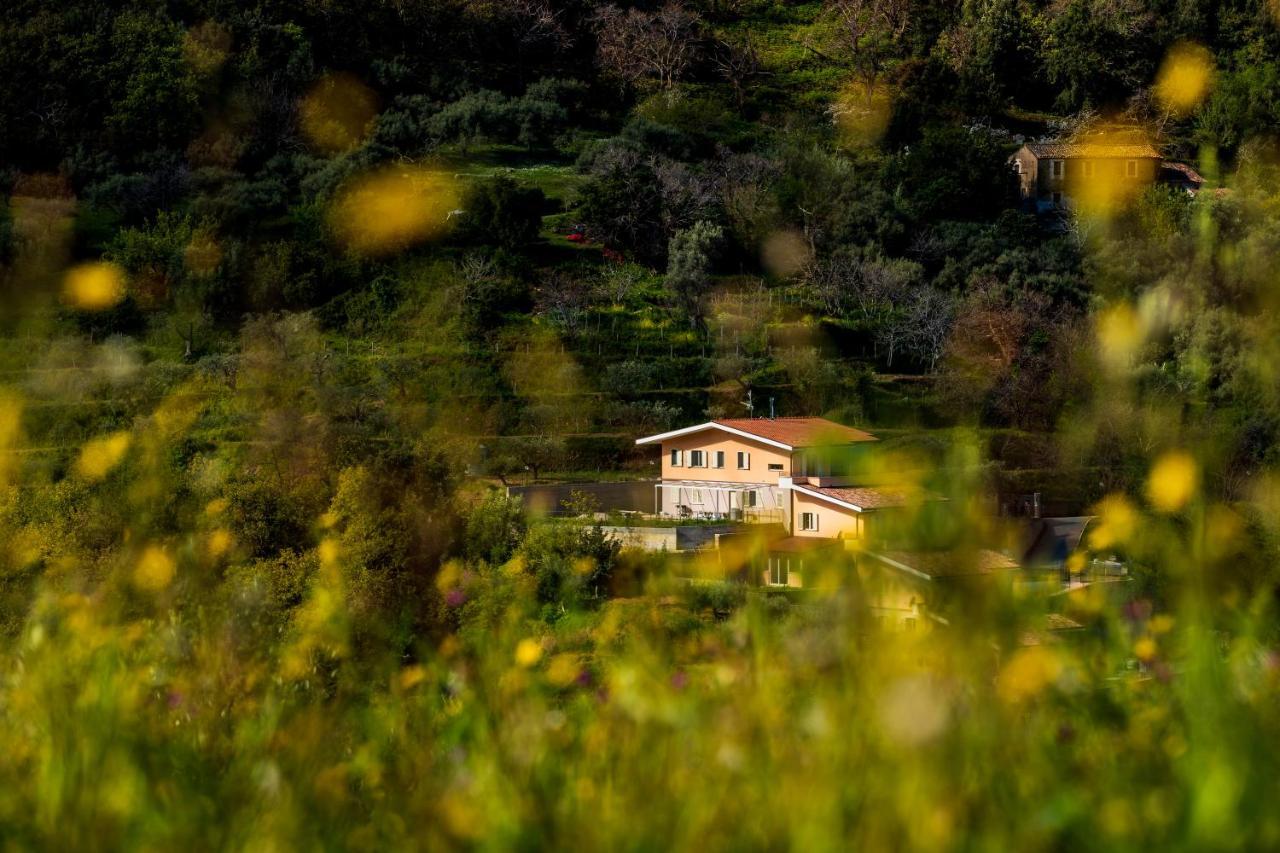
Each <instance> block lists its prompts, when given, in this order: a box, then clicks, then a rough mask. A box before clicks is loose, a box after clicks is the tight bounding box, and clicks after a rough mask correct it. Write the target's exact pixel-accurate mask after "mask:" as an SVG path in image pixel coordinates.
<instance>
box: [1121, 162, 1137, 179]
mask: <svg viewBox="0 0 1280 853" xmlns="http://www.w3.org/2000/svg"><path fill="white" fill-rule="evenodd" d="M1124 175H1125V177H1126V178H1136V177H1138V161H1137V160H1126V161H1125V164H1124Z"/></svg>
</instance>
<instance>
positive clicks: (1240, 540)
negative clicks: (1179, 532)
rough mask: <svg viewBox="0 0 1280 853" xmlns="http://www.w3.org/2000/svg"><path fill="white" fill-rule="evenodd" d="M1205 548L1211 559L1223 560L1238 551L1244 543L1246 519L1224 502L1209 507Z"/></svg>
mask: <svg viewBox="0 0 1280 853" xmlns="http://www.w3.org/2000/svg"><path fill="white" fill-rule="evenodd" d="M1204 527H1205V550H1206V552H1207V553H1206V556H1208V557H1209V558H1210V559H1214V560H1221V559H1224V558H1226V557H1229V556H1231V555H1232V554H1235V553H1237V552H1238V551H1239V550H1240V549H1241V548H1242V547H1243V545H1244V542H1245V541H1246V540H1245V527H1244V520H1243V519H1242V518H1241V517H1240V515H1239V514H1238V513H1237V512H1235V510H1233V509H1231V508H1230V507H1228V506H1226V505H1224V504H1214V505H1213V506H1211V507H1209V512H1208V513H1207V514H1206V516H1205V524H1204Z"/></svg>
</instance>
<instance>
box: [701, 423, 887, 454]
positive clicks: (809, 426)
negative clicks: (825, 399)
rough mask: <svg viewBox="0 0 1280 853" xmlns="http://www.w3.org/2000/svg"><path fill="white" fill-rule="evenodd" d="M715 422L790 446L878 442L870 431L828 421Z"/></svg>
mask: <svg viewBox="0 0 1280 853" xmlns="http://www.w3.org/2000/svg"><path fill="white" fill-rule="evenodd" d="M715 423H717V424H720V425H721V426H726V427H729V428H730V429H736V430H741V431H742V432H746V433H750V434H751V435H757V436H759V437H760V438H767V439H769V440H770V441H779V442H781V443H783V444H787V445H790V446H791V447H822V446H829V445H833V444H850V443H853V442H858V441H877V439H876V437H875V436H874V435H872V434H871V433H869V432H863V431H862V430H860V429H854V428H853V427H847V426H843V425H841V424H838V423H836V422H835V421H829V420H827V419H826V418H721V419H719V420H716V421H715Z"/></svg>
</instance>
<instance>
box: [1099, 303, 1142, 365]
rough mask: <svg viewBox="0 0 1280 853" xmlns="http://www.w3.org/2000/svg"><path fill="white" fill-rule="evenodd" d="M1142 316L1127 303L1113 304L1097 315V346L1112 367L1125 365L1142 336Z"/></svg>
mask: <svg viewBox="0 0 1280 853" xmlns="http://www.w3.org/2000/svg"><path fill="white" fill-rule="evenodd" d="M1144 336H1145V334H1144V330H1143V328H1142V318H1141V317H1140V316H1139V315H1138V313H1137V312H1136V311H1134V310H1133V308H1132V307H1130V306H1129V305H1128V304H1127V303H1121V304H1119V305H1114V306H1112V307H1110V308H1108V309H1107V310H1105V311H1103V312H1102V313H1101V314H1100V315H1099V317H1098V346H1099V351H1100V353H1101V355H1102V359H1103V362H1104V363H1105V364H1106V365H1107V366H1108V367H1111V368H1112V369H1120V368H1123V367H1127V366H1128V365H1129V363H1130V362H1131V360H1132V359H1133V356H1134V355H1135V354H1136V353H1137V351H1138V347H1140V346H1142V341H1143V338H1144Z"/></svg>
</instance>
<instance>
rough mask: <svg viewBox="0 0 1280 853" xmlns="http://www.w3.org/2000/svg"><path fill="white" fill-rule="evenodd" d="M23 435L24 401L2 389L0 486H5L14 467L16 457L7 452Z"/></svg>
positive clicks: (0, 409)
mask: <svg viewBox="0 0 1280 853" xmlns="http://www.w3.org/2000/svg"><path fill="white" fill-rule="evenodd" d="M21 433H22V401H21V400H20V399H19V398H18V397H17V395H15V394H11V393H9V392H7V391H4V390H3V389H0V485H4V482H5V480H7V479H8V476H9V469H10V468H11V467H12V466H13V465H14V457H13V456H12V455H11V454H9V453H8V452H7V451H8V450H9V449H11V448H13V447H15V446H16V445H17V444H18V442H19V440H20V439H21Z"/></svg>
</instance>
